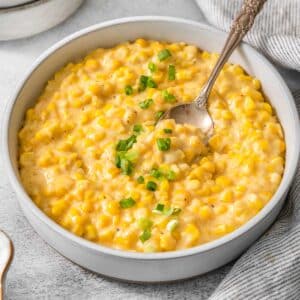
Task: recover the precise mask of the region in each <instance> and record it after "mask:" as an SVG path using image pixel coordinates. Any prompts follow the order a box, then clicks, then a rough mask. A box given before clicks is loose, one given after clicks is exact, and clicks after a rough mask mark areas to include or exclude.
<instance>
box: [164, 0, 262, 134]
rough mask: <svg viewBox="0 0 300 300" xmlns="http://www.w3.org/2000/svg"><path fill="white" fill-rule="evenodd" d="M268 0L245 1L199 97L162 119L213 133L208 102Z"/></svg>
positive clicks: (173, 108)
mask: <svg viewBox="0 0 300 300" xmlns="http://www.w3.org/2000/svg"><path fill="white" fill-rule="evenodd" d="M265 2H266V0H245V1H244V4H243V6H242V9H241V11H240V12H239V14H238V16H237V17H236V19H235V20H234V21H233V24H232V26H231V30H230V33H229V35H228V38H227V40H226V42H225V45H224V47H223V49H222V52H221V54H220V56H219V59H218V61H217V63H216V65H215V66H214V68H213V70H212V72H211V74H210V76H209V78H208V80H207V82H206V83H205V85H204V86H203V88H202V90H201V92H200V94H199V96H198V97H197V98H196V99H195V100H194V101H193V102H192V103H188V104H180V105H177V106H174V107H172V108H171V109H170V110H168V111H166V112H165V113H164V115H162V117H161V119H174V120H175V121H176V123H181V124H184V123H185V124H191V125H194V126H196V127H198V128H200V129H201V130H202V131H203V133H204V134H205V135H206V137H208V138H209V137H210V136H211V135H212V133H213V127H214V124H213V120H212V118H211V117H210V115H209V113H208V111H207V100H208V97H209V95H210V92H211V90H212V87H213V85H214V83H215V81H216V79H217V77H218V75H219V73H220V71H221V69H222V68H223V66H224V64H225V63H226V61H227V60H228V58H229V57H230V55H231V54H232V52H233V50H234V49H235V48H236V47H237V46H238V45H239V43H240V42H241V40H242V39H243V37H244V36H245V35H246V33H247V32H248V31H249V29H250V28H251V27H252V25H253V22H254V19H255V17H256V15H257V14H258V13H259V11H260V10H261V8H262V6H263V4H264V3H265Z"/></svg>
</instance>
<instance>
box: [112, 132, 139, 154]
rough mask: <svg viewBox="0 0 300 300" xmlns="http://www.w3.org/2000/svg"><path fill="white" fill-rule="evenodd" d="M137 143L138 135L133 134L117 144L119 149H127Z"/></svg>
mask: <svg viewBox="0 0 300 300" xmlns="http://www.w3.org/2000/svg"><path fill="white" fill-rule="evenodd" d="M134 143H136V136H135V135H132V136H131V137H129V138H128V139H126V140H120V141H119V142H118V144H117V146H116V150H117V151H127V150H129V149H130V148H132V146H133V144H134Z"/></svg>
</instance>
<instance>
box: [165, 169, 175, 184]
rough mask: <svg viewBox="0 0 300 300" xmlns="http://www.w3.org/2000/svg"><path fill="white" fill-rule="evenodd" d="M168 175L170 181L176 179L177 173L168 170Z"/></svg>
mask: <svg viewBox="0 0 300 300" xmlns="http://www.w3.org/2000/svg"><path fill="white" fill-rule="evenodd" d="M166 177H167V179H168V180H169V181H173V180H175V179H176V173H175V172H174V171H172V170H170V171H168V173H167V174H166Z"/></svg>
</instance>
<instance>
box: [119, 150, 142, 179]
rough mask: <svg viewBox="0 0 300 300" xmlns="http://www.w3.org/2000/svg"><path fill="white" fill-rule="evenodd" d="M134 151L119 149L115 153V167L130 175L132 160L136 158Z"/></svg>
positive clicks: (136, 154)
mask: <svg viewBox="0 0 300 300" xmlns="http://www.w3.org/2000/svg"><path fill="white" fill-rule="evenodd" d="M137 157H138V153H137V152H136V151H128V152H126V151H119V152H117V154H116V160H115V164H116V167H117V168H119V169H121V170H122V173H123V174H125V175H130V174H131V173H132V170H133V162H134V161H135V160H136V159H137Z"/></svg>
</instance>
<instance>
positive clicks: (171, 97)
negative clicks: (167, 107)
mask: <svg viewBox="0 0 300 300" xmlns="http://www.w3.org/2000/svg"><path fill="white" fill-rule="evenodd" d="M162 96H163V98H164V100H165V101H166V102H169V103H174V102H176V97H175V96H174V95H173V94H171V93H169V92H168V91H167V90H164V91H162Z"/></svg>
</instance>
